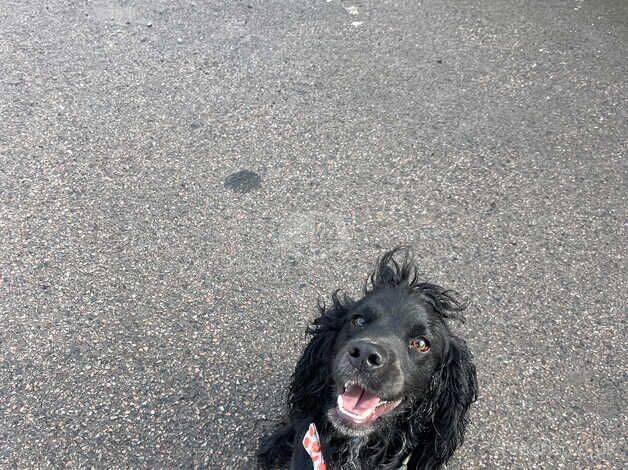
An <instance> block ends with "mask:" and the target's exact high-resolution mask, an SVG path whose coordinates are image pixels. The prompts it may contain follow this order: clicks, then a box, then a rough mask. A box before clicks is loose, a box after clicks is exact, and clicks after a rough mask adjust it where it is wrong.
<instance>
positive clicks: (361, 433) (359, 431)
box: [327, 407, 375, 437]
mask: <svg viewBox="0 0 628 470" xmlns="http://www.w3.org/2000/svg"><path fill="white" fill-rule="evenodd" d="M327 420H328V421H329V422H330V423H331V425H332V426H333V427H334V429H335V430H336V431H338V432H339V433H340V434H342V435H345V436H349V437H366V436H368V435H369V434H371V433H372V432H373V431H374V430H375V425H374V423H370V424H364V425H353V424H351V423H348V422H346V421H345V420H344V419H343V418H342V416H341V414H340V412H339V411H338V408H336V407H332V408H330V409H329V411H328V412H327Z"/></svg>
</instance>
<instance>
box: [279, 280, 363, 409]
mask: <svg viewBox="0 0 628 470" xmlns="http://www.w3.org/2000/svg"><path fill="white" fill-rule="evenodd" d="M351 303H352V301H351V299H349V298H348V297H347V296H346V295H341V294H340V293H339V292H338V291H336V292H334V294H333V295H332V305H331V306H330V307H329V308H327V307H325V305H324V304H321V303H319V312H320V316H319V317H318V318H317V319H316V320H314V322H313V324H312V326H311V327H310V328H308V333H309V334H311V335H312V339H311V340H310V342H309V344H308V345H307V346H306V348H305V351H303V354H302V355H301V358H300V359H299V361H298V362H297V366H296V368H295V370H294V374H292V381H291V383H290V390H289V394H288V404H289V408H290V416H291V417H292V418H293V419H299V418H302V417H304V416H309V417H311V418H318V416H315V415H314V413H316V412H317V411H318V410H319V409H320V406H319V405H320V397H321V396H325V392H326V389H327V388H329V387H331V385H332V384H331V381H330V377H331V364H332V359H333V357H332V355H333V351H334V344H335V342H336V336H337V334H338V332H339V331H340V329H341V328H342V324H343V322H344V318H345V314H346V313H347V311H348V309H349V305H350V304H351Z"/></svg>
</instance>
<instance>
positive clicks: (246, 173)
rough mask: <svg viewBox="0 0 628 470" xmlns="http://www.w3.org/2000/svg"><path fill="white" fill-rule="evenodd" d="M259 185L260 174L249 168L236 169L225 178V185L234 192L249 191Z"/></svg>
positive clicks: (260, 181)
mask: <svg viewBox="0 0 628 470" xmlns="http://www.w3.org/2000/svg"><path fill="white" fill-rule="evenodd" d="M261 186H262V178H261V176H260V175H258V174H257V173H255V172H254V171H250V170H240V171H236V172H235V173H231V174H230V175H229V176H227V177H226V178H225V187H226V188H229V189H231V190H233V191H234V192H236V193H249V192H251V191H254V190H256V189H259V188H260V187H261Z"/></svg>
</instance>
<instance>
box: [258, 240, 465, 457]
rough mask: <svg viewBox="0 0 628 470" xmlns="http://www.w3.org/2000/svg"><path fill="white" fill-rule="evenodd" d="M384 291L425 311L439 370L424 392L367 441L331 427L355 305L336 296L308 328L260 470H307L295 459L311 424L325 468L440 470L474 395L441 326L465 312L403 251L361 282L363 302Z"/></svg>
mask: <svg viewBox="0 0 628 470" xmlns="http://www.w3.org/2000/svg"><path fill="white" fill-rule="evenodd" d="M386 289H388V290H394V292H395V295H397V296H398V297H400V298H401V299H402V300H403V299H408V301H412V302H419V303H421V305H423V306H424V308H425V309H426V311H429V315H430V317H429V318H430V322H432V323H430V326H431V327H432V328H433V329H434V331H435V332H436V333H435V334H436V335H437V336H438V338H440V342H441V344H442V353H441V355H440V356H439V363H438V364H436V365H435V367H433V369H431V371H430V374H429V377H423V379H426V381H427V382H426V383H429V387H428V388H427V389H426V390H425V391H424V392H422V393H420V394H419V393H417V394H415V395H413V396H408V397H407V398H406V399H405V401H404V405H403V406H400V407H399V409H396V410H395V411H394V413H391V416H389V417H387V418H385V419H383V420H382V419H381V418H378V419H379V420H380V421H381V424H379V425H378V426H377V427H375V429H373V430H372V431H371V432H369V433H367V434H365V435H357V436H347V435H345V434H343V433H342V432H339V431H338V429H336V428H335V427H334V426H333V424H332V423H330V421H329V419H328V418H327V412H328V409H329V406H332V405H329V403H330V402H331V401H332V399H331V398H330V397H333V396H334V393H335V387H336V385H335V384H334V380H333V378H332V377H333V376H334V370H333V362H334V358H335V356H336V354H339V352H338V351H339V348H340V347H341V346H342V343H343V341H344V340H343V338H342V335H340V332H341V331H342V330H343V328H345V327H346V326H345V325H347V322H348V321H349V319H350V313H351V311H352V309H353V308H354V307H355V306H356V305H357V303H358V302H356V301H354V300H352V299H350V298H349V297H347V296H346V295H342V294H341V293H340V292H338V291H336V292H335V293H334V294H333V295H332V302H331V305H330V306H329V307H325V306H324V305H319V310H320V312H319V313H320V316H319V317H318V318H317V319H315V320H314V322H313V324H312V325H311V327H310V328H309V329H308V333H309V334H310V335H311V336H312V338H311V340H310V342H309V344H308V345H307V347H306V348H305V350H304V352H303V354H302V355H301V357H300V359H299V360H298V362H297V365H296V368H295V371H294V374H293V375H292V380H291V384H290V388H289V393H288V413H287V417H286V419H285V420H284V422H283V423H281V424H279V425H278V426H277V427H276V429H275V431H274V432H273V433H272V434H271V435H270V436H267V437H265V438H264V439H263V440H262V444H261V446H260V449H259V451H258V462H259V464H260V465H261V466H262V467H263V468H273V467H276V466H281V467H285V466H286V465H288V463H289V462H292V464H291V466H292V468H311V464H309V465H308V464H307V463H304V462H306V460H307V459H305V460H299V458H298V452H299V450H300V447H299V446H300V440H301V439H302V437H303V434H304V431H305V429H306V428H307V426H308V424H309V423H311V422H314V423H316V425H317V427H318V428H319V434H320V436H321V441H322V448H323V450H324V452H325V458H326V460H327V463H328V468H337V469H373V468H380V469H396V468H399V467H400V465H401V462H402V461H403V459H404V458H405V457H406V456H407V455H408V454H410V453H411V454H412V458H411V460H410V463H409V468H413V469H425V470H427V469H438V468H441V467H442V466H443V465H444V464H445V463H446V462H447V461H448V460H449V459H450V458H451V456H452V455H453V453H454V451H455V450H456V448H458V447H459V446H460V445H462V442H463V438H464V433H465V427H466V424H467V412H468V409H469V406H470V405H471V403H472V402H474V401H475V400H476V395H477V380H476V371H475V366H474V364H473V362H472V356H471V353H470V352H469V350H468V348H467V346H466V344H465V342H464V341H463V340H462V339H461V338H459V337H457V336H454V335H453V334H452V333H451V332H450V330H449V328H448V326H447V324H446V322H445V320H446V319H458V320H461V321H464V318H463V317H462V314H461V312H462V310H463V309H464V307H465V306H464V304H463V303H461V302H460V301H459V300H457V295H456V293H455V292H453V291H450V290H447V289H444V288H442V287H440V286H438V285H436V284H432V283H429V282H425V281H422V280H420V278H419V275H418V273H417V269H416V267H415V265H414V263H413V259H412V255H411V252H410V251H409V250H408V249H401V248H397V249H395V250H392V251H390V252H388V253H386V254H385V255H384V256H383V257H382V258H381V259H380V260H379V263H378V265H377V268H376V269H375V271H374V272H373V273H372V274H371V275H370V276H369V277H368V279H367V282H366V283H365V286H364V297H363V299H367V298H369V297H370V296H374V295H376V294H377V293H381V292H382V291H383V290H386ZM339 342H340V344H339ZM416 373H417V374H419V372H416ZM421 373H422V372H421ZM405 379H406V380H411V379H417V377H406V378H405ZM304 465H305V466H304Z"/></svg>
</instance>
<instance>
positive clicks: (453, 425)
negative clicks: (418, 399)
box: [408, 335, 478, 470]
mask: <svg viewBox="0 0 628 470" xmlns="http://www.w3.org/2000/svg"><path fill="white" fill-rule="evenodd" d="M477 390H478V384H477V377H476V371H475V365H474V364H473V362H472V356H471V353H470V351H469V349H468V348H467V345H466V343H465V342H464V340H462V339H461V338H458V337H457V336H453V335H452V336H450V342H449V347H448V350H447V351H446V352H445V357H444V359H443V363H442V365H441V367H440V368H439V369H438V370H437V371H436V373H435V374H434V376H433V377H432V383H431V387H430V391H431V399H430V401H429V403H428V406H427V410H428V413H429V414H428V423H426V424H427V432H426V433H425V434H424V435H423V436H422V441H423V442H422V444H423V445H419V446H418V447H417V448H416V450H415V452H414V453H413V455H412V459H411V462H410V465H409V466H408V468H415V469H421V470H423V469H424V470H428V469H435V468H441V467H442V466H443V465H444V464H446V463H447V461H448V460H449V459H450V458H451V456H452V455H453V453H454V451H455V450H456V449H457V448H458V447H460V446H461V445H462V443H463V440H464V432H465V428H466V426H467V422H468V417H467V412H468V410H469V406H470V405H471V403H473V402H474V401H475V400H476V399H477Z"/></svg>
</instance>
